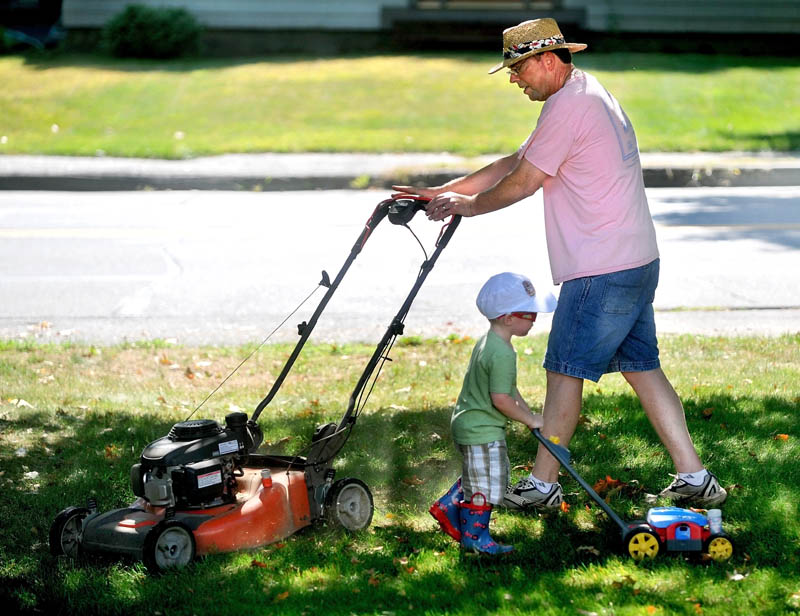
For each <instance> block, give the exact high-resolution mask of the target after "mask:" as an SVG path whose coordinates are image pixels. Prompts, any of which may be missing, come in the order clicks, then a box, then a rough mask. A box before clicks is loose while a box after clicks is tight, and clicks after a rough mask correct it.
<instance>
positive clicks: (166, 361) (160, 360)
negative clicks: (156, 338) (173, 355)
mask: <svg viewBox="0 0 800 616" xmlns="http://www.w3.org/2000/svg"><path fill="white" fill-rule="evenodd" d="M158 363H159V364H161V365H162V366H170V365H172V361H171V360H170V358H169V357H167V354H166V353H162V354H161V355H160V356H159V358H158Z"/></svg>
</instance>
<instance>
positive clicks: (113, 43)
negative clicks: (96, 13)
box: [103, 4, 202, 58]
mask: <svg viewBox="0 0 800 616" xmlns="http://www.w3.org/2000/svg"><path fill="white" fill-rule="evenodd" d="M201 32H202V27H201V26H200V24H198V23H197V20H196V19H195V18H194V16H193V15H192V14H191V13H189V12H188V11H187V10H186V9H182V8H169V7H149V6H144V5H141V4H131V5H128V6H127V7H125V10H124V11H122V12H121V13H119V14H118V15H116V16H115V17H113V18H112V19H111V20H110V21H109V22H108V23H107V24H106V26H105V28H104V29H103V41H104V43H105V45H106V46H107V47H108V49H109V51H111V53H112V54H114V55H115V56H119V57H128V58H175V57H177V56H181V55H185V54H192V53H196V52H197V50H198V47H199V41H200V34H201Z"/></svg>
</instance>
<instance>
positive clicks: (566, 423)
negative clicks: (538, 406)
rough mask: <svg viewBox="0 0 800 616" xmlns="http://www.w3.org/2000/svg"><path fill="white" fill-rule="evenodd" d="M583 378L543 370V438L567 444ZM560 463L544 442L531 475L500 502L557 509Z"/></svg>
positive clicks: (516, 506)
mask: <svg viewBox="0 0 800 616" xmlns="http://www.w3.org/2000/svg"><path fill="white" fill-rule="evenodd" d="M582 396H583V379H579V378H575V377H573V376H566V375H564V374H560V373H558V372H552V371H550V370H548V371H547V393H546V394H545V398H544V410H543V411H542V413H543V415H544V426H543V427H542V434H544V435H545V437H553V436H557V437H558V439H559V442H560V443H562V444H563V445H564V446H565V447H566V446H567V445H568V444H569V441H570V439H571V438H572V435H573V433H574V432H575V427H576V426H577V425H578V417H580V414H581V398H582ZM560 466H561V464H560V463H559V462H558V460H556V459H555V458H554V457H553V456H551V455H550V454H549V453H548V452H547V449H545V447H544V445H541V444H540V445H539V449H538V451H537V452H536V464H535V465H534V467H533V470H532V471H531V474H530V475H528V476H527V477H525V478H524V479H521V480H520V481H518V482H517V484H516V485H514V486H511V487H509V489H508V491H506V494H505V498H504V500H503V504H504V505H505V506H506V507H508V508H509V509H523V510H525V509H545V510H547V509H550V510H553V509H558V508H559V507H560V505H561V502H562V501H563V492H562V490H561V485H560V484H559V483H558V469H559V467H560Z"/></svg>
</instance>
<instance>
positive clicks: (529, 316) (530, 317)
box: [508, 312, 536, 321]
mask: <svg viewBox="0 0 800 616" xmlns="http://www.w3.org/2000/svg"><path fill="white" fill-rule="evenodd" d="M508 314H509V315H511V316H512V317H517V318H518V319H525V320H526V321H535V320H536V313H535V312H509V313H508Z"/></svg>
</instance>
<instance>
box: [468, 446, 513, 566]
mask: <svg viewBox="0 0 800 616" xmlns="http://www.w3.org/2000/svg"><path fill="white" fill-rule="evenodd" d="M459 449H460V450H461V453H462V457H463V464H462V471H463V474H462V476H461V484H462V487H463V489H464V502H462V503H461V508H460V520H459V521H460V529H461V547H462V548H464V549H467V550H471V551H474V552H479V553H483V554H503V553H506V552H510V551H511V550H513V549H514V548H513V547H511V546H506V545H499V544H498V543H496V542H495V541H494V540H493V539H492V537H491V535H490V534H489V520H490V519H491V515H492V505H498V504H500V503H502V502H503V497H504V495H505V489H506V486H507V484H508V477H509V466H510V465H509V461H508V448H507V447H506V443H505V441H504V440H503V441H494V442H491V443H487V444H484V445H459Z"/></svg>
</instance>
